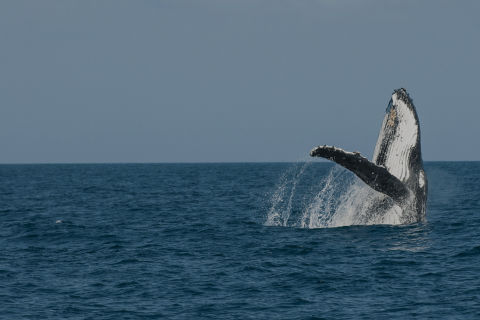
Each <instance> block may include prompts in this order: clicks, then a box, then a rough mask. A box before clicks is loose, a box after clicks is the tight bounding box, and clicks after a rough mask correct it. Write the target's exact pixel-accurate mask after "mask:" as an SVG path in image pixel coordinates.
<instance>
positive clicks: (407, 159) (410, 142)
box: [373, 88, 427, 212]
mask: <svg viewBox="0 0 480 320" xmlns="http://www.w3.org/2000/svg"><path fill="white" fill-rule="evenodd" d="M373 162H375V163H376V164H377V165H381V166H384V167H385V168H386V169H387V170H388V171H389V172H390V173H391V174H392V175H394V176H395V177H397V178H398V179H399V180H400V181H402V182H404V183H405V184H406V185H407V186H408V188H409V189H410V190H412V191H413V192H414V193H415V194H422V195H424V197H421V198H422V199H425V200H426V192H427V180H426V176H425V172H424V170H423V161H422V153H421V145H420V124H419V121H418V115H417V111H416V109H415V106H414V104H413V101H412V99H411V97H410V96H409V94H408V93H407V91H406V90H405V89H403V88H401V89H397V90H395V91H394V92H393V94H392V97H391V99H390V102H389V103H388V106H387V109H386V114H385V117H384V119H383V123H382V127H381V129H380V133H379V136H378V140H377V144H376V146H375V152H374V155H373ZM417 206H421V207H422V209H420V211H423V212H425V201H423V200H422V203H417Z"/></svg>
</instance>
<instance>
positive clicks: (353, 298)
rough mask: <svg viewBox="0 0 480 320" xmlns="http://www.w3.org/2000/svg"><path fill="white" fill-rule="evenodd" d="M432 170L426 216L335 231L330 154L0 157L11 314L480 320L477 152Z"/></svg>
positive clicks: (0, 237) (0, 278)
mask: <svg viewBox="0 0 480 320" xmlns="http://www.w3.org/2000/svg"><path fill="white" fill-rule="evenodd" d="M425 167H426V168H425V169H426V172H427V176H428V179H429V198H428V210H427V221H426V222H425V223H419V224H413V225H388V224H383V225H350V226H349V225H345V226H341V227H330V228H324V226H326V224H322V221H323V220H322V219H324V216H323V215H324V214H326V213H324V212H327V211H328V212H329V213H328V215H329V216H330V217H331V216H332V212H335V210H336V208H337V207H335V206H338V201H336V200H335V199H336V197H337V198H338V197H340V195H338V194H337V193H341V192H345V191H344V190H343V191H342V188H343V186H344V185H346V184H348V183H351V180H352V179H354V178H352V177H351V176H349V174H348V173H345V172H342V171H339V170H343V169H338V168H334V167H333V165H332V164H331V163H325V162H320V163H310V164H304V163H290V164H288V163H283V164H278V163H262V164H118V165H117V164H99V165H74V164H71V165H0V179H1V180H0V181H1V183H0V247H1V252H0V318H1V319H413V318H418V319H479V318H480V162H427V163H426V164H425ZM328 177H330V180H332V179H333V180H334V183H333V185H330V187H329V188H328V190H326V189H325V183H326V182H325V181H326V180H328V179H327V178H328ZM349 181H350V182H349ZM330 182H331V181H330ZM343 189H344V188H343ZM322 192H323V194H324V193H326V192H327V193H329V196H328V197H323V194H322ZM344 195H345V194H344ZM337 209H338V208H337ZM350 210H352V208H350ZM353 210H355V208H353ZM329 221H330V220H329ZM341 221H343V222H345V221H347V222H348V219H347V220H345V219H343V220H341Z"/></svg>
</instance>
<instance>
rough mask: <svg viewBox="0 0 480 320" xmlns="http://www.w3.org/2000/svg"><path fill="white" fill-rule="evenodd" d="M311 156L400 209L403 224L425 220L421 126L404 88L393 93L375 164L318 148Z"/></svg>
mask: <svg viewBox="0 0 480 320" xmlns="http://www.w3.org/2000/svg"><path fill="white" fill-rule="evenodd" d="M310 156H312V157H323V158H326V159H329V160H332V161H335V162H336V163H338V164H339V165H341V166H343V167H345V168H346V169H348V170H350V171H352V172H353V173H354V174H355V175H357V176H358V177H359V178H360V179H361V180H363V181H364V182H365V183H366V184H367V185H369V186H370V187H371V188H373V189H374V190H376V191H378V192H380V193H382V194H383V195H384V196H383V197H381V198H379V199H378V200H377V203H375V204H374V206H376V207H377V208H376V209H379V208H380V210H382V211H385V212H386V211H387V210H389V209H390V208H392V207H394V206H396V207H397V208H399V209H400V210H401V217H402V221H401V222H402V223H413V222H417V221H423V220H425V211H426V202H427V176H426V174H425V171H424V169H423V161H422V153H421V148H420V124H419V121H418V115H417V112H416V110H415V106H414V105H413V102H412V99H411V98H410V96H409V95H408V93H407V91H406V90H405V89H403V88H401V89H397V90H394V92H393V94H392V98H391V99H390V102H389V103H388V107H387V110H386V115H385V117H384V119H383V123H382V127H381V129H380V133H379V135H378V140H377V144H376V146H375V151H374V154H373V159H372V161H369V160H368V159H367V158H365V157H363V156H362V155H361V154H360V153H359V152H348V151H345V150H342V149H340V148H336V147H333V146H327V145H324V146H319V147H316V148H314V149H313V150H312V151H311V152H310Z"/></svg>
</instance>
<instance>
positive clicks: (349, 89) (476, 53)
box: [0, 0, 480, 163]
mask: <svg viewBox="0 0 480 320" xmlns="http://www.w3.org/2000/svg"><path fill="white" fill-rule="evenodd" d="M479 12H480V1H439V0H432V1H425V0H424V1H422V0H412V1H406V0H401V1H400V0H398V1H385V0H378V1H374V0H364V1H359V0H351V1H343V0H283V1H282V0H191V1H181V0H172V1H162V0H160V1H153V0H152V1H118V0H115V1H113V0H112V1H80V0H79V1H68V0H59V1H45V0H44V1H33V0H32V1H19V0H12V1H1V2H0V45H1V47H0V163H17V162H20V163H23V162H29V163H32V162H34V163H35V162H204V161H208V162H210V161H292V160H293V161H295V160H299V159H303V158H305V156H306V155H307V154H308V152H309V151H310V149H311V148H312V147H314V146H316V145H319V144H334V145H337V146H340V147H343V148H346V149H349V150H352V151H353V150H358V151H360V152H362V153H363V154H364V155H366V156H368V157H371V155H372V153H373V149H374V146H375V142H376V139H377V135H378V131H379V130H380V125H381V121H382V119H383V116H384V112H385V108H386V105H387V103H388V101H389V99H390V95H391V93H392V91H393V89H395V88H399V87H405V88H407V90H408V91H409V92H410V94H411V96H412V97H413V98H414V102H415V105H416V106H417V111H418V114H419V117H420V121H421V130H422V148H423V158H424V160H480V148H479V146H480V142H479V139H480V124H479V120H480V103H479V99H478V94H479V91H480V90H479V85H480V81H479V75H480V19H479V18H478V15H479Z"/></svg>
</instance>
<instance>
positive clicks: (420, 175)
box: [418, 170, 425, 188]
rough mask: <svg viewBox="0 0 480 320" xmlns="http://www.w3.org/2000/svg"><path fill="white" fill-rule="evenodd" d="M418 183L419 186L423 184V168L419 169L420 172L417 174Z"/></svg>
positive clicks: (421, 186)
mask: <svg viewBox="0 0 480 320" xmlns="http://www.w3.org/2000/svg"><path fill="white" fill-rule="evenodd" d="M418 185H419V186H420V188H423V186H424V185H425V175H424V174H423V170H420V174H419V175H418Z"/></svg>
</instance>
